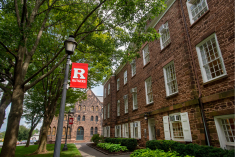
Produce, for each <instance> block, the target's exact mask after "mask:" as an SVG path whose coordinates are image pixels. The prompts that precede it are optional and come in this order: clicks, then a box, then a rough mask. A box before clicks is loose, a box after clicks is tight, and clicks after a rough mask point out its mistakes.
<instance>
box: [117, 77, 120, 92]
mask: <svg viewBox="0 0 235 157" xmlns="http://www.w3.org/2000/svg"><path fill="white" fill-rule="evenodd" d="M119 86H120V80H119V78H118V79H117V91H118V90H119Z"/></svg>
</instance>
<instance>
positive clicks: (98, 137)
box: [91, 134, 104, 145]
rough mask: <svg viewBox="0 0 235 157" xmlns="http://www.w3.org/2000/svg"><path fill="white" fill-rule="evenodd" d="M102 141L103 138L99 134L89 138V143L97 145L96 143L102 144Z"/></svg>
mask: <svg viewBox="0 0 235 157" xmlns="http://www.w3.org/2000/svg"><path fill="white" fill-rule="evenodd" d="M103 139H104V137H103V136H100V134H94V135H93V136H92V138H91V141H92V142H94V143H95V144H96V145H97V144H98V143H100V142H102V141H103Z"/></svg>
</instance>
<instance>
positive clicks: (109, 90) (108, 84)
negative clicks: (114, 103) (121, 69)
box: [108, 83, 110, 95]
mask: <svg viewBox="0 0 235 157" xmlns="http://www.w3.org/2000/svg"><path fill="white" fill-rule="evenodd" d="M109 94H110V83H109V84H108V95H109Z"/></svg>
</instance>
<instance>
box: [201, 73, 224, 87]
mask: <svg viewBox="0 0 235 157" xmlns="http://www.w3.org/2000/svg"><path fill="white" fill-rule="evenodd" d="M227 77H228V75H227V74H225V75H222V76H220V77H217V78H215V79H213V80H210V81H207V82H205V83H203V86H204V85H207V84H210V83H212V82H215V81H217V80H220V79H223V78H227Z"/></svg>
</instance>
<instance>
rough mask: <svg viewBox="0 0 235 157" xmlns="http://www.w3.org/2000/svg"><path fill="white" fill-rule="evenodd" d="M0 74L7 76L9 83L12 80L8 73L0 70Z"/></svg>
mask: <svg viewBox="0 0 235 157" xmlns="http://www.w3.org/2000/svg"><path fill="white" fill-rule="evenodd" d="M0 74H2V75H5V76H6V77H7V80H8V81H10V82H11V83H12V82H13V79H12V78H11V76H10V75H8V74H5V73H2V72H1V71H0Z"/></svg>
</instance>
